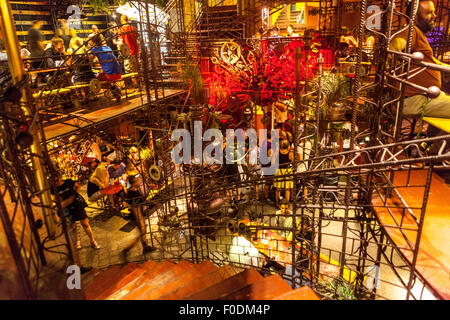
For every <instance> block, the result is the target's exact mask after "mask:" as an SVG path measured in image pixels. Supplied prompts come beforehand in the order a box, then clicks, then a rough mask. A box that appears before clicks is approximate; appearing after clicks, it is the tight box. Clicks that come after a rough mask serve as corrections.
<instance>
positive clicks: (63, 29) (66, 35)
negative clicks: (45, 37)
mask: <svg viewBox="0 0 450 320" xmlns="http://www.w3.org/2000/svg"><path fill="white" fill-rule="evenodd" d="M59 25H60V29H58V30H56V31H57V33H58V35H59V37H60V38H62V39H63V41H64V48H65V49H66V50H68V49H69V48H70V39H72V37H71V35H70V29H69V25H68V24H67V20H66V19H61V20H59Z"/></svg>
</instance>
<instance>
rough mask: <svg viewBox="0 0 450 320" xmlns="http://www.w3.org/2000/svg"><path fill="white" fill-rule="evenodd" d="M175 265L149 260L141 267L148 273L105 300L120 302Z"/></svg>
mask: <svg viewBox="0 0 450 320" xmlns="http://www.w3.org/2000/svg"><path fill="white" fill-rule="evenodd" d="M174 265H175V263H173V262H171V261H164V262H161V263H158V262H155V261H152V260H149V261H147V262H145V263H144V264H142V265H141V268H143V269H145V270H146V272H145V273H144V274H143V275H141V276H140V277H139V278H137V279H136V280H135V281H132V282H130V283H129V284H127V285H126V286H124V287H122V288H121V289H120V290H118V291H116V292H114V293H113V294H112V295H110V296H109V297H106V298H105V300H119V299H121V298H123V297H124V296H126V295H127V294H129V293H130V292H133V291H134V290H136V289H138V288H139V287H141V286H143V285H144V284H145V283H146V282H147V281H149V280H150V279H152V278H154V277H156V276H158V275H159V274H160V273H162V272H165V271H166V270H167V269H169V268H172V267H173V266H174Z"/></svg>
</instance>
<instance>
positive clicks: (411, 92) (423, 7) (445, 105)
mask: <svg viewBox="0 0 450 320" xmlns="http://www.w3.org/2000/svg"><path fill="white" fill-rule="evenodd" d="M434 10H435V8H434V3H433V1H420V2H419V7H418V11H417V15H416V25H415V26H414V29H413V35H412V43H411V53H413V52H422V53H423V55H424V60H423V61H424V62H430V63H435V64H439V65H443V66H448V65H447V64H445V63H443V62H441V61H439V60H437V59H436V58H435V57H434V56H433V50H432V48H431V46H430V44H429V42H428V39H427V37H426V35H427V34H428V33H429V32H431V31H432V30H433V29H434V28H435V24H436V15H435V11H434ZM408 31H409V30H405V31H403V32H402V33H400V34H399V35H398V36H397V37H396V38H394V39H393V40H392V42H391V47H390V49H392V50H395V51H403V50H404V49H405V48H406V43H407V42H406V39H407V36H408ZM413 68H415V67H414V65H412V66H411V69H413ZM408 81H410V82H412V83H414V84H417V85H420V86H422V87H425V88H428V87H430V86H436V87H438V88H439V89H441V85H442V83H441V72H440V71H438V70H432V69H429V68H427V69H425V70H424V71H422V72H420V73H418V74H417V75H415V76H413V77H411V78H410V79H409V80H408ZM449 106H450V96H449V95H447V94H445V93H444V92H441V93H440V95H439V96H438V97H436V98H433V99H431V98H429V97H428V96H427V95H426V93H425V92H423V91H421V90H419V89H416V88H413V87H411V86H408V85H406V87H405V102H404V105H403V114H404V115H405V116H407V117H419V116H421V115H422V114H423V115H424V116H425V117H437V118H450V107H449ZM434 131H436V130H434ZM435 133H436V132H430V131H429V132H428V136H434V135H436V134H435Z"/></svg>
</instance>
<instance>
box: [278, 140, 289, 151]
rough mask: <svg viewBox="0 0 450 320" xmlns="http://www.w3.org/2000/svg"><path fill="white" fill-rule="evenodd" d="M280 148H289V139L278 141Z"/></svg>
mask: <svg viewBox="0 0 450 320" xmlns="http://www.w3.org/2000/svg"><path fill="white" fill-rule="evenodd" d="M280 149H283V150H286V149H289V141H288V140H282V141H281V143H280Z"/></svg>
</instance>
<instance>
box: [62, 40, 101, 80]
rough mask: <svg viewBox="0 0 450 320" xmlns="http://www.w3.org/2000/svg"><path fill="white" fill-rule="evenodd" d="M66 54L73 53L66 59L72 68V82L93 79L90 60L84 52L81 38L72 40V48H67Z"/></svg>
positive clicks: (84, 48)
mask: <svg viewBox="0 0 450 320" xmlns="http://www.w3.org/2000/svg"><path fill="white" fill-rule="evenodd" d="M68 54H75V56H74V57H72V58H70V60H68V64H69V66H70V67H71V68H72V69H73V70H74V75H73V77H72V82H73V84H76V83H86V82H89V81H91V80H92V79H95V74H94V72H93V71H92V68H91V61H90V60H89V57H88V55H87V54H86V47H85V46H83V40H82V39H81V38H77V39H75V40H74V42H73V47H72V49H69V51H68Z"/></svg>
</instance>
